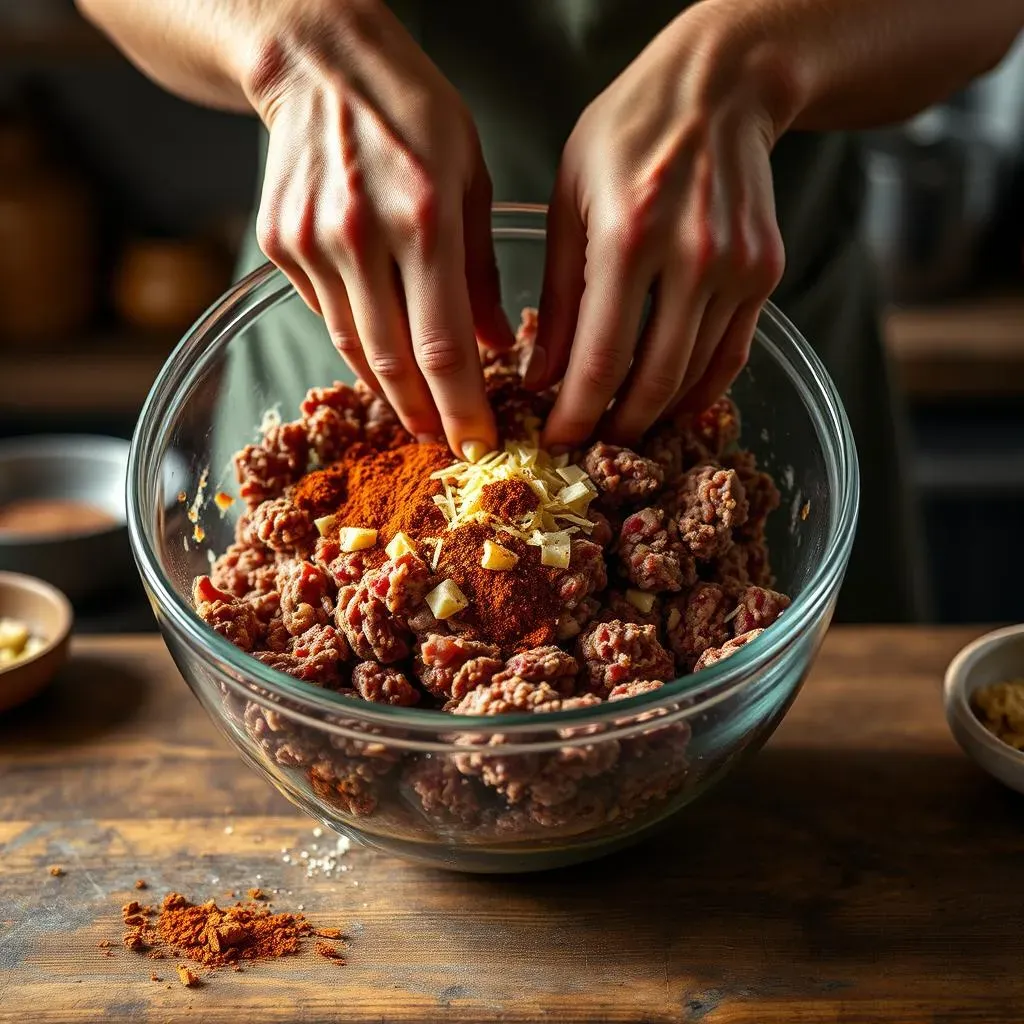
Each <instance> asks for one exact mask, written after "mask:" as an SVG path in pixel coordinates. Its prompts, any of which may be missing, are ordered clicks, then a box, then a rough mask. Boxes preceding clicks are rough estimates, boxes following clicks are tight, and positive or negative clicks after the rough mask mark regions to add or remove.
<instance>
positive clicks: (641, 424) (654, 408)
mask: <svg viewBox="0 0 1024 1024" xmlns="http://www.w3.org/2000/svg"><path fill="white" fill-rule="evenodd" d="M707 305H708V302H707V297H706V296H701V295H694V294H693V293H692V292H690V291H689V289H687V287H686V282H685V280H683V279H682V278H681V275H678V274H672V275H669V274H665V275H663V276H662V278H661V281H660V282H659V287H658V289H657V296H656V298H655V303H654V311H653V313H652V315H651V319H650V321H649V322H648V324H647V326H646V328H645V329H644V332H643V336H642V337H641V340H640V346H639V355H638V356H637V358H636V359H635V361H634V363H633V368H632V370H631V371H630V375H629V379H628V380H627V382H626V385H625V386H624V387H623V389H622V392H621V394H620V395H619V396H618V397H617V398H616V401H615V405H614V406H613V407H612V409H611V412H610V413H609V415H608V418H607V422H606V423H605V424H604V425H603V426H602V428H601V434H602V436H607V438H608V439H609V440H610V441H613V442H615V443H619V444H627V445H628V444H632V443H634V442H635V441H636V440H637V439H638V438H639V437H640V436H641V435H642V434H643V433H644V431H646V430H647V429H648V427H650V426H651V425H652V424H653V423H654V422H655V421H656V420H657V419H658V417H659V416H661V414H662V413H663V412H664V411H665V410H666V409H667V408H668V407H669V406H670V405H671V404H672V402H673V401H675V400H676V399H677V397H678V395H679V391H680V388H681V386H682V383H683V379H684V375H685V374H686V373H687V367H688V365H689V364H690V359H691V353H692V352H693V349H694V343H695V341H696V339H697V334H698V329H699V328H700V326H701V322H702V318H704V320H705V322H706V314H705V309H706V307H707Z"/></svg>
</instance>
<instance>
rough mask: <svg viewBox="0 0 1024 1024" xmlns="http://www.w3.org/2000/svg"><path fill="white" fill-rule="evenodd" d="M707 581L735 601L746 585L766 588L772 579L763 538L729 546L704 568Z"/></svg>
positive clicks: (773, 580) (766, 547)
mask: <svg viewBox="0 0 1024 1024" xmlns="http://www.w3.org/2000/svg"><path fill="white" fill-rule="evenodd" d="M707 578H708V579H709V580H711V582H713V583H718V584H719V585H720V586H721V587H722V589H723V590H724V591H725V592H726V593H727V594H728V595H729V597H731V598H733V599H736V600H738V599H739V596H740V594H741V593H742V592H743V590H744V589H745V588H746V587H748V586H752V585H753V586H762V587H770V586H771V585H772V584H773V583H774V582H775V577H774V576H773V575H772V570H771V565H770V564H769V562H768V545H767V543H766V541H765V539H764V537H761V538H759V539H757V540H751V541H743V542H737V543H734V544H732V545H731V546H730V547H729V549H728V550H727V551H726V552H725V553H724V554H722V555H719V556H718V558H716V559H715V560H714V561H713V562H712V563H711V564H710V566H708V572H707Z"/></svg>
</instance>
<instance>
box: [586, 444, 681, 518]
mask: <svg viewBox="0 0 1024 1024" xmlns="http://www.w3.org/2000/svg"><path fill="white" fill-rule="evenodd" d="M583 468H584V469H585V470H586V471H587V473H588V475H589V476H590V479H591V480H593V481H594V484H595V485H596V486H597V489H598V490H599V491H600V492H601V494H602V496H603V498H604V500H605V501H606V502H608V504H609V505H612V506H616V505H640V504H643V503H644V502H648V501H650V500H651V498H653V497H654V495H655V494H657V492H658V491H659V490H660V489H661V485H662V484H663V483H664V482H665V470H664V469H663V468H662V467H661V466H660V465H659V464H658V463H657V462H655V461H654V460H653V459H645V458H644V457H643V456H642V455H638V454H637V453H636V452H634V451H632V450H630V449H629V448H618V447H616V446H615V445H611V444H604V443H603V442H598V443H597V444H595V445H594V446H593V447H592V448H591V449H590V450H589V451H588V452H587V454H586V455H585V456H584V457H583Z"/></svg>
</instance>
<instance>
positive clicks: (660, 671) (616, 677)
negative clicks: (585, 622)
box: [578, 619, 675, 697]
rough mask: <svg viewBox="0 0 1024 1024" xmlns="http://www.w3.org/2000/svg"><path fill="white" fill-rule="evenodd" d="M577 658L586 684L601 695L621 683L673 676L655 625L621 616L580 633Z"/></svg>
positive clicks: (669, 658)
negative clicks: (624, 619) (638, 623)
mask: <svg viewBox="0 0 1024 1024" xmlns="http://www.w3.org/2000/svg"><path fill="white" fill-rule="evenodd" d="M578 657H579V660H580V661H581V662H582V664H583V678H584V681H585V683H586V685H587V686H588V688H589V689H590V690H591V691H593V692H594V693H596V694H599V695H600V696H602V697H603V696H606V695H607V694H608V693H609V692H610V691H611V690H612V689H614V687H616V686H618V685H619V684H620V683H628V682H632V681H633V680H634V679H671V678H672V677H673V676H674V675H675V669H674V665H673V662H672V657H671V655H669V653H668V651H666V650H665V648H664V647H662V646H661V644H660V643H658V635H657V632H656V630H655V628H654V627H653V626H638V625H637V624H636V623H634V622H622V621H621V620H620V619H613V620H612V621H611V622H597V623H595V624H594V625H593V626H591V627H590V628H589V629H588V630H587V631H586V632H585V633H583V635H582V636H581V637H580V639H579V645H578Z"/></svg>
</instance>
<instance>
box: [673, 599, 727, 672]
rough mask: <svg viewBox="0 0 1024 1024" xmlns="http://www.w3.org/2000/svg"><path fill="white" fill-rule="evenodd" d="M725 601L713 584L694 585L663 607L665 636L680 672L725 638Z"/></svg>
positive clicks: (724, 640) (722, 642)
mask: <svg viewBox="0 0 1024 1024" xmlns="http://www.w3.org/2000/svg"><path fill="white" fill-rule="evenodd" d="M729 604H730V602H729V599H728V598H727V597H726V594H725V591H724V590H723V589H722V588H721V587H720V586H718V584H716V583H698V584H697V585H696V586H695V587H694V588H693V589H692V590H691V591H689V593H687V594H685V595H683V596H680V597H676V598H673V599H672V600H671V601H669V602H667V604H666V606H665V609H666V610H665V637H666V642H667V645H668V648H669V650H671V651H672V653H673V654H674V655H675V656H676V668H677V669H678V670H679V671H680V672H689V671H691V670H692V669H693V666H694V665H695V664H696V662H697V659H698V658H699V657H700V656H701V655H702V654H703V653H704V652H705V651H706V650H707V649H708V648H709V647H719V646H721V645H722V644H724V643H725V642H726V640H728V639H729V624H728V622H726V615H727V613H728V609H729Z"/></svg>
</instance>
